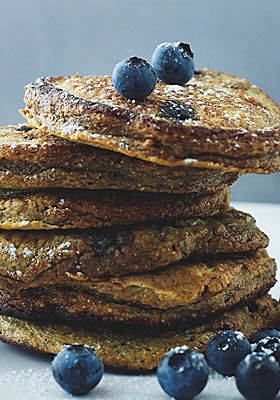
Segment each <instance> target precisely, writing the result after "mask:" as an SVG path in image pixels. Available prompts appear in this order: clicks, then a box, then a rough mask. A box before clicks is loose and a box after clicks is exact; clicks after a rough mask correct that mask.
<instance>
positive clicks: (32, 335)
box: [0, 295, 280, 372]
mask: <svg viewBox="0 0 280 400" xmlns="http://www.w3.org/2000/svg"><path fill="white" fill-rule="evenodd" d="M279 315H280V306H279V303H278V302H277V301H276V300H273V299H272V298H271V297H270V296H269V295H266V296H264V297H261V298H260V299H258V300H256V301H255V302H252V303H250V304H249V305H247V306H243V307H241V308H237V309H235V310H232V311H229V312H225V313H224V314H221V315H220V316H219V317H217V318H215V319H214V320H211V321H210V322H208V323H207V324H204V325H200V326H197V327H194V328H189V329H185V330H180V331H179V330H170V331H169V332H165V333H161V334H160V333H157V334H152V333H150V334H147V332H146V331H145V332H143V333H142V332H141V330H140V329H138V330H137V333H133V332H132V331H128V330H126V332H118V331H114V330H109V329H106V328H104V327H101V328H98V327H96V330H95V331H94V330H90V329H88V328H86V327H78V326H75V325H58V324H52V323H40V322H30V321H28V320H24V319H19V318H13V317H6V316H0V338H1V339H3V340H4V341H6V342H8V343H14V344H17V345H20V346H24V347H27V348H29V349H33V350H38V351H41V352H45V353H53V354H57V353H58V352H59V351H60V350H61V349H62V348H63V347H64V346H66V345H68V344H73V343H79V344H88V345H89V346H91V347H93V349H94V350H95V352H96V353H97V354H98V356H99V357H100V358H101V359H102V361H103V363H104V365H105V366H106V367H111V368H117V369H119V370H123V369H128V370H133V371H138V372H141V371H145V370H146V371H147V370H152V369H155V368H157V366H158V364H159V363H160V361H161V359H162V358H163V356H164V355H165V353H166V352H167V351H169V350H170V349H171V348H173V347H176V346H182V345H187V346H189V347H190V348H192V349H196V350H198V351H201V352H205V350H206V346H207V343H208V342H209V340H210V339H211V337H213V336H214V335H215V334H217V333H218V332H220V331H222V330H225V329H232V330H239V331H242V332H243V333H244V335H245V336H250V335H251V334H252V333H253V332H255V331H256V330H258V329H261V328H266V327H273V326H274V324H275V322H276V320H277V319H278V318H279Z"/></svg>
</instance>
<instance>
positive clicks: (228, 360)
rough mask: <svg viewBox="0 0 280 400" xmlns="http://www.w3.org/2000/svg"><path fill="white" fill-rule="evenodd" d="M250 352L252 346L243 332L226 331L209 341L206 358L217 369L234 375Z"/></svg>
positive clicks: (225, 373) (223, 373)
mask: <svg viewBox="0 0 280 400" xmlns="http://www.w3.org/2000/svg"><path fill="white" fill-rule="evenodd" d="M249 353H251V346H250V343H249V341H248V339H246V338H245V336H244V335H243V333H241V332H238V331H224V332H220V333H218V334H217V335H215V336H214V337H213V338H212V339H211V340H210V341H209V343H208V346H207V349H206V358H207V361H208V364H209V365H210V367H211V368H213V369H214V370H215V371H217V372H219V373H220V374H222V375H229V376H231V375H234V373H235V369H236V367H237V365H238V364H239V362H240V361H241V360H243V358H244V357H245V356H246V355H247V354H249Z"/></svg>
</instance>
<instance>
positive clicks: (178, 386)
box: [157, 346, 209, 400]
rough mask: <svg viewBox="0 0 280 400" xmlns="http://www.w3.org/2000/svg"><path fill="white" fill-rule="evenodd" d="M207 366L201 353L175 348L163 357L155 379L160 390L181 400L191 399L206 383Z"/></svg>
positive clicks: (184, 348) (184, 347) (185, 347)
mask: <svg viewBox="0 0 280 400" xmlns="http://www.w3.org/2000/svg"><path fill="white" fill-rule="evenodd" d="M208 375H209V371H208V366H207V363H206V361H205V359H204V357H203V355H202V354H201V353H198V352H197V351H193V350H189V349H188V348H187V346H183V347H176V348H175V349H172V350H170V351H169V353H167V354H166V355H165V357H164V358H163V359H162V361H161V363H160V365H159V367H158V370H157V377H158V381H159V384H160V386H161V387H162V389H163V390H164V391H165V392H166V393H167V394H168V395H169V396H172V397H175V398H176V399H181V400H188V399H192V398H193V397H194V396H196V395H197V394H198V393H200V392H201V391H202V390H203V389H204V387H205V385H206V383H207V381H208Z"/></svg>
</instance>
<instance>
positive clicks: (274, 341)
mask: <svg viewBox="0 0 280 400" xmlns="http://www.w3.org/2000/svg"><path fill="white" fill-rule="evenodd" d="M251 348H252V351H253V352H257V353H265V354H267V355H270V356H273V357H274V358H275V359H276V361H277V362H278V363H279V362H280V339H279V338H277V337H269V336H268V337H266V338H264V339H261V340H260V341H259V342H258V343H253V344H252V345H251Z"/></svg>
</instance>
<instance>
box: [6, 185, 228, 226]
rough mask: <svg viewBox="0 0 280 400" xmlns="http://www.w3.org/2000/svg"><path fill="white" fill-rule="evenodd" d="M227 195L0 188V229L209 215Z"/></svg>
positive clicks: (221, 192) (224, 202) (223, 192)
mask: <svg viewBox="0 0 280 400" xmlns="http://www.w3.org/2000/svg"><path fill="white" fill-rule="evenodd" d="M229 200H230V191H229V189H228V188H222V189H220V190H219V191H216V192H211V193H203V194H199V193H189V194H176V195H175V194H168V193H143V192H142V193H141V192H133V191H120V190H119V191H118V190H81V189H79V190H75V189H53V190H29V191H28V190H20V189H18V190H17V189H12V190H9V189H0V229H23V230H27V229H28V230H29V229H72V228H91V227H102V226H112V225H116V224H122V225H128V224H133V223H137V222H144V221H157V220H162V219H182V218H190V217H195V216H209V215H214V214H217V213H218V212H219V210H220V209H221V208H224V207H226V206H228V204H229Z"/></svg>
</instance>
